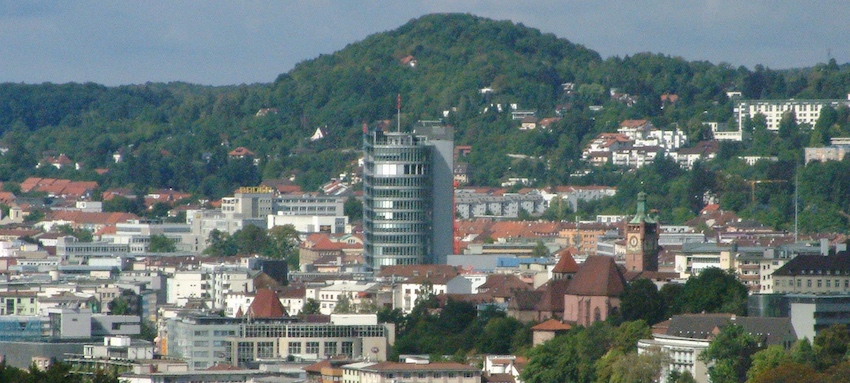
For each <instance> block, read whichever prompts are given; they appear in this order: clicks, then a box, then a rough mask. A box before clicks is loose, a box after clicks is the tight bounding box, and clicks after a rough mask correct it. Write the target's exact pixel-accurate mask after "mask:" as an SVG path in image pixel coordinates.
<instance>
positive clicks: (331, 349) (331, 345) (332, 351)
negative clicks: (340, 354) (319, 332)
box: [325, 342, 336, 356]
mask: <svg viewBox="0 0 850 383" xmlns="http://www.w3.org/2000/svg"><path fill="white" fill-rule="evenodd" d="M334 355H336V342H325V356H334Z"/></svg>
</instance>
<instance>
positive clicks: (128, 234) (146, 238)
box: [103, 219, 194, 254]
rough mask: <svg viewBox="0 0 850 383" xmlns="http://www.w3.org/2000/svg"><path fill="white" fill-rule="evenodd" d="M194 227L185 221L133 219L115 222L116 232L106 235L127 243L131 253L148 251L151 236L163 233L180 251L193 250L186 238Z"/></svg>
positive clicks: (106, 237)
mask: <svg viewBox="0 0 850 383" xmlns="http://www.w3.org/2000/svg"><path fill="white" fill-rule="evenodd" d="M191 233H192V228H191V227H190V226H189V225H187V224H185V223H166V222H162V221H157V220H138V219H137V220H132V221H127V222H123V223H117V224H115V234H109V235H104V236H103V239H109V240H111V241H112V243H114V244H120V245H125V246H127V247H128V248H129V250H130V252H131V253H136V254H138V253H145V252H147V251H148V249H149V247H150V242H151V236H153V235H163V236H165V237H166V238H168V239H170V240H171V241H173V242H174V243H175V245H176V246H177V250H180V251H193V250H194V246H192V245H193V244H192V243H191V241H189V240H184V239H185V238H187V237H189V236H191Z"/></svg>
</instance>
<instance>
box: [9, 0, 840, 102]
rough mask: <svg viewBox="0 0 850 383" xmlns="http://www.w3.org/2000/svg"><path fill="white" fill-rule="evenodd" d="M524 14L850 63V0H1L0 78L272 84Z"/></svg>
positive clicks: (721, 55) (613, 45)
mask: <svg viewBox="0 0 850 383" xmlns="http://www.w3.org/2000/svg"><path fill="white" fill-rule="evenodd" d="M444 12H453V13H454V12H457V13H471V14H474V15H477V16H482V17H487V18H491V19H494V20H511V21H513V22H515V23H522V24H523V25H525V26H527V27H532V28H536V29H539V30H540V31H542V32H544V33H553V34H555V35H556V36H558V37H560V38H565V39H567V40H570V41H571V42H573V43H577V44H581V45H583V46H585V47H587V48H590V49H592V50H595V51H597V52H599V53H600V54H601V55H602V57H603V58H607V57H611V56H620V57H622V56H625V55H630V54H634V53H639V52H652V53H662V54H665V55H669V56H679V57H683V58H685V59H687V60H704V61H709V62H712V63H715V64H717V63H721V62H725V63H728V64H731V65H732V66H734V67H737V66H740V65H743V66H746V67H747V68H750V69H752V68H753V67H754V66H755V65H756V64H761V65H764V66H765V67H768V68H772V69H786V68H796V67H808V66H813V65H816V64H818V63H823V62H827V61H828V60H829V59H830V58H834V59H835V60H836V61H837V62H838V63H839V64H843V63H846V62H848V61H850V22H848V21H849V20H850V4H848V3H847V2H846V0H841V1H833V0H821V1H808V0H747V1H726V0H705V1H698V0H680V1H673V2H670V1H645V0H635V1H622V0H620V1H612V0H594V1H578V0H577V1H573V0H536V1H518V0H513V1H504V0H492V1H484V0H478V1H474V0H432V1H417V0H405V1H398V0H393V1H387V0H372V1H349V0H338V1H325V0H314V1H297V0H278V1H236V0H233V1H215V0H210V1H188V0H184V1H174V0H170V1H162V0H143V1H122V0H111V1H87V0H75V1H55V0H45V1H41V0H32V1H27V0H0V82H16V83H22V82H23V83H42V82H52V83H66V82H95V83H99V84H104V85H108V86H116V85H125V84H141V83H146V82H170V81H184V82H190V83H195V84H203V85H235V84H251V83H269V82H273V81H274V80H275V78H277V76H278V75H279V74H281V73H285V72H287V71H289V70H290V69H292V68H293V67H294V66H295V65H296V64H297V63H299V62H302V61H305V60H309V59H312V58H315V57H317V56H319V55H321V54H331V53H333V52H335V51H338V50H340V49H342V48H344V47H345V46H346V45H348V44H351V43H355V42H358V41H360V40H363V39H364V38H366V37H367V36H369V35H371V34H375V33H379V32H384V31H389V30H393V29H395V28H398V27H399V26H401V25H403V24H405V23H407V22H409V21H410V20H411V19H415V18H418V17H420V16H423V15H426V14H430V13H444Z"/></svg>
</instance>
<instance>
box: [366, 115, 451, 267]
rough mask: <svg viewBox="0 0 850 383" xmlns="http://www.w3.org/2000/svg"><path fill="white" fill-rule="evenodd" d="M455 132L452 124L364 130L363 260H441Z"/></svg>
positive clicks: (446, 247)
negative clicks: (398, 129) (407, 130)
mask: <svg viewBox="0 0 850 383" xmlns="http://www.w3.org/2000/svg"><path fill="white" fill-rule="evenodd" d="M453 134H454V129H453V128H452V127H450V126H438V125H427V126H420V127H417V129H416V130H414V132H412V133H409V132H384V131H381V130H376V129H366V131H364V134H363V150H364V166H363V192H364V193H363V235H364V239H365V241H364V257H365V262H366V263H367V264H368V265H369V266H371V267H372V268H374V269H378V268H380V267H381V266H389V265H411V264H426V263H445V261H446V256H447V255H448V254H451V253H452V243H453V222H454V213H455V212H454V207H453V204H452V199H453V185H452V183H453V175H452V162H453V158H452V157H453V149H454V143H453V137H452V136H453Z"/></svg>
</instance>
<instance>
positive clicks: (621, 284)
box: [566, 256, 626, 297]
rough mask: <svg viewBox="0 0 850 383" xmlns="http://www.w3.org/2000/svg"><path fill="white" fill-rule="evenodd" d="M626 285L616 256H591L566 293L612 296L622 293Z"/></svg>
mask: <svg viewBox="0 0 850 383" xmlns="http://www.w3.org/2000/svg"><path fill="white" fill-rule="evenodd" d="M625 286H626V281H625V279H624V278H623V274H622V272H621V271H620V269H619V268H618V267H617V264H616V263H614V258H612V257H606V256H590V257H587V260H585V261H584V263H583V264H582V265H581V267H580V268H579V270H578V273H576V276H575V277H574V278H573V280H572V282H570V286H569V287H567V292H566V294H567V295H581V296H608V297H612V296H618V295H620V293H622V292H623V289H624V288H625Z"/></svg>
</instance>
